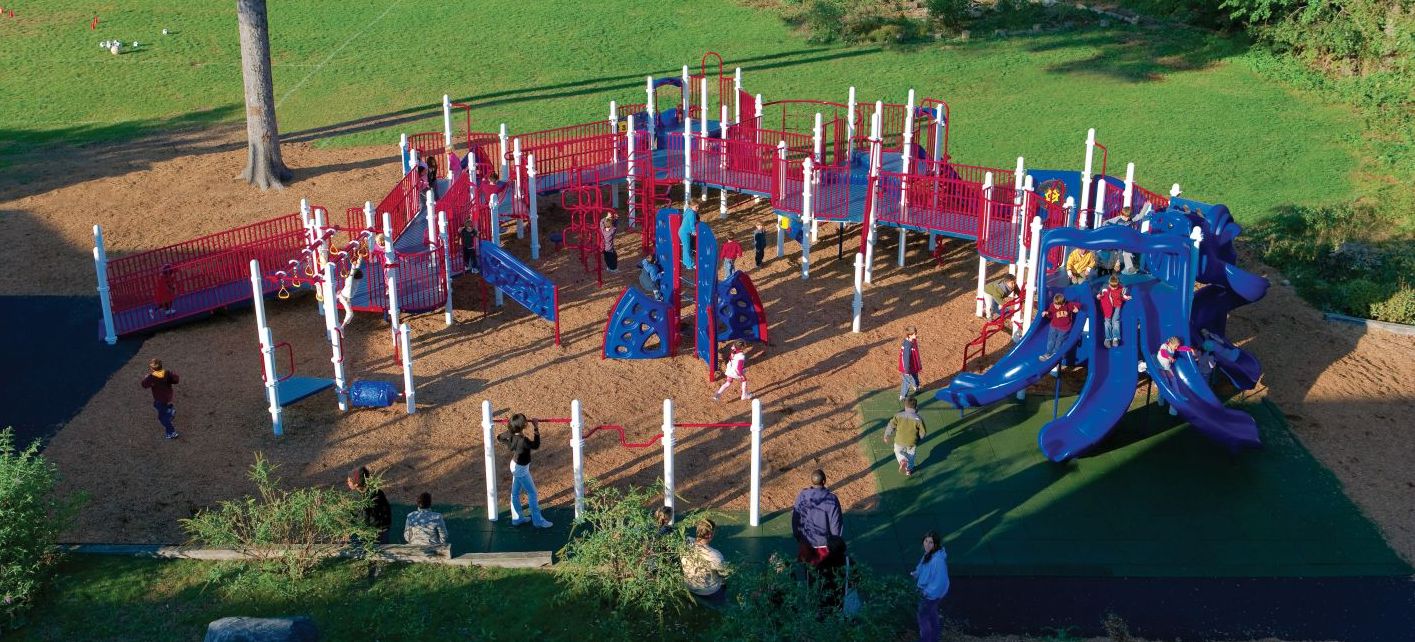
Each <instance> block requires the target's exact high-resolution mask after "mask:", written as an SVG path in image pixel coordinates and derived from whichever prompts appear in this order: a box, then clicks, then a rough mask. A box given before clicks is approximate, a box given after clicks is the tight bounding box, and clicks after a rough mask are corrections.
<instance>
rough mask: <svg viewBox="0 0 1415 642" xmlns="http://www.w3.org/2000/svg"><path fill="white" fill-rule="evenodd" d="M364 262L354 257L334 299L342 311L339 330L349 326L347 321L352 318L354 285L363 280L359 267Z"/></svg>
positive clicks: (362, 273)
mask: <svg viewBox="0 0 1415 642" xmlns="http://www.w3.org/2000/svg"><path fill="white" fill-rule="evenodd" d="M363 263H364V260H363V259H362V258H360V257H359V256H357V255H355V256H354V261H353V263H351V264H350V265H349V273H348V274H345V275H344V285H343V286H342V287H340V288H339V294H338V295H337V296H335V297H334V300H335V301H338V302H339V307H341V308H343V309H344V320H343V321H341V322H340V323H339V329H340V330H343V329H344V326H346V325H349V321H351V320H353V318H354V283H356V282H357V281H359V280H360V279H362V278H364V271H363V269H362V268H361V267H360V266H362V265H363Z"/></svg>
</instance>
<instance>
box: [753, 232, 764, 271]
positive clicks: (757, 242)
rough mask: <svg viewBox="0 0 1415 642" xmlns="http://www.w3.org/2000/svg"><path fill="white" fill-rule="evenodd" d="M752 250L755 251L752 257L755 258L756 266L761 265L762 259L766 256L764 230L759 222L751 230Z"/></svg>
mask: <svg viewBox="0 0 1415 642" xmlns="http://www.w3.org/2000/svg"><path fill="white" fill-rule="evenodd" d="M752 250H753V251H754V252H755V255H754V256H753V258H755V259H756V263H757V267H761V266H762V259H765V258H766V230H763V229H762V225H761V223H758V224H757V227H756V229H755V230H753V231H752Z"/></svg>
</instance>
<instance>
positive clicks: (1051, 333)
mask: <svg viewBox="0 0 1415 642" xmlns="http://www.w3.org/2000/svg"><path fill="white" fill-rule="evenodd" d="M1080 312H1081V306H1080V305H1079V304H1077V303H1076V302H1075V301H1067V300H1066V295H1065V294H1062V293H1060V292H1057V293H1056V295H1055V296H1053V297H1052V298H1051V305H1049V306H1047V308H1046V309H1045V310H1042V316H1044V317H1046V318H1048V319H1051V325H1050V326H1049V327H1048V328H1047V352H1046V354H1044V355H1042V356H1040V357H1038V358H1037V360H1038V361H1046V360H1048V359H1051V358H1052V357H1053V356H1055V355H1056V351H1057V350H1060V349H1061V342H1062V341H1064V340H1065V339H1066V335H1067V334H1069V333H1070V332H1071V326H1072V325H1073V324H1075V323H1076V315H1077V314H1078V313H1080Z"/></svg>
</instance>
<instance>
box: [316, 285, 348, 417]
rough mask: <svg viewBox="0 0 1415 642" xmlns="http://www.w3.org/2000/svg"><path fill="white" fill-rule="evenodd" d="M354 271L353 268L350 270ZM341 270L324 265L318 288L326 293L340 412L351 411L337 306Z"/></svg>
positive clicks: (328, 336) (326, 325)
mask: <svg viewBox="0 0 1415 642" xmlns="http://www.w3.org/2000/svg"><path fill="white" fill-rule="evenodd" d="M350 269H352V268H350ZM338 281H339V269H338V268H336V267H335V266H334V262H333V261H328V262H326V263H325V264H324V282H323V283H320V284H319V285H318V286H317V287H319V288H320V289H321V290H323V291H324V301H323V303H324V336H325V338H326V339H328V340H329V350H330V353H331V354H330V358H329V362H330V363H332V364H334V394H335V395H336V397H337V398H338V403H339V410H340V411H347V410H348V409H349V389H348V387H347V386H346V385H345V379H344V346H343V343H344V342H343V331H342V330H340V329H339V308H338V307H336V306H335V297H336V296H337V295H338V292H339V286H338V285H336V283H338Z"/></svg>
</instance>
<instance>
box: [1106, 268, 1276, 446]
mask: <svg viewBox="0 0 1415 642" xmlns="http://www.w3.org/2000/svg"><path fill="white" fill-rule="evenodd" d="M1181 298H1182V297H1181V293H1180V292H1179V291H1178V290H1176V289H1175V288H1172V287H1169V286H1165V285H1156V286H1155V287H1153V288H1150V289H1146V290H1144V291H1137V292H1136V294H1135V300H1134V301H1133V302H1132V303H1139V304H1140V305H1139V306H1138V307H1139V308H1140V313H1141V315H1142V318H1141V319H1140V329H1141V336H1142V337H1144V339H1143V343H1144V345H1145V347H1146V349H1145V366H1146V368H1147V369H1148V371H1149V372H1150V374H1151V377H1150V378H1151V379H1152V380H1154V382H1155V387H1156V388H1158V389H1159V393H1160V397H1161V398H1163V399H1164V400H1165V401H1167V402H1169V403H1170V404H1171V405H1172V406H1174V409H1175V411H1176V412H1178V413H1179V415H1180V416H1181V417H1183V418H1184V420H1185V421H1188V422H1189V424H1190V425H1192V426H1193V427H1194V429H1195V430H1198V431H1199V432H1200V433H1203V434H1204V435H1205V436H1207V437H1209V438H1211V439H1213V440H1215V441H1218V442H1219V443H1222V444H1224V445H1225V446H1228V447H1229V449H1230V450H1235V451H1236V450H1238V449H1240V448H1257V447H1258V446H1260V445H1262V444H1261V441H1260V440H1259V439H1258V423H1257V421H1255V420H1254V419H1253V416H1252V415H1249V414H1248V413H1246V412H1243V411H1241V410H1234V409H1232V408H1229V407H1228V406H1225V405H1223V402H1222V401H1221V400H1219V398H1218V395H1216V394H1214V391H1213V389H1211V388H1210V387H1209V383H1208V381H1207V380H1206V379H1205V378H1204V376H1203V375H1202V374H1200V373H1199V366H1198V364H1197V363H1195V361H1194V358H1193V356H1192V355H1188V354H1182V355H1180V357H1179V359H1177V360H1175V362H1174V366H1173V371H1174V374H1175V376H1174V378H1173V379H1170V378H1168V377H1165V376H1163V375H1161V374H1160V364H1159V356H1158V355H1157V354H1156V353H1155V352H1156V351H1155V350H1152V349H1150V347H1151V346H1156V347H1157V346H1159V345H1160V343H1161V342H1163V341H1164V340H1165V339H1168V338H1169V337H1172V336H1177V337H1179V338H1180V339H1181V340H1183V339H1185V338H1186V337H1188V335H1189V327H1188V325H1189V321H1188V320H1187V319H1185V318H1183V317H1182V316H1180V315H1178V314H1175V310H1176V309H1178V307H1179V303H1180V299H1181Z"/></svg>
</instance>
